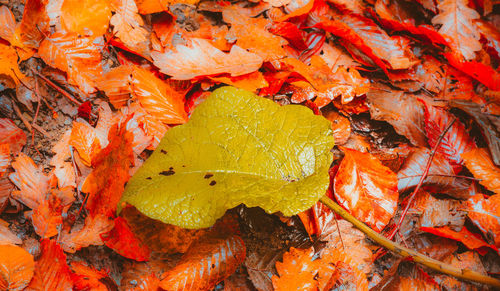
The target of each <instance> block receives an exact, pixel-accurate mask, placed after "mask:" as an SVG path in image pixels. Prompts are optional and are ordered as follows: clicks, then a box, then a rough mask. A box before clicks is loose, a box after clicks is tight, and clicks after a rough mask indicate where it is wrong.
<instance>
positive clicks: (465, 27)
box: [432, 0, 481, 60]
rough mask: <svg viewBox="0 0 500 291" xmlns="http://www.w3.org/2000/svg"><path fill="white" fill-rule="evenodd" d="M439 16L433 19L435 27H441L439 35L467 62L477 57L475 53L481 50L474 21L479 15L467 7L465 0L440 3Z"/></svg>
mask: <svg viewBox="0 0 500 291" xmlns="http://www.w3.org/2000/svg"><path fill="white" fill-rule="evenodd" d="M438 8H439V14H438V15H436V16H435V17H434V18H433V19H432V23H433V24H434V25H441V27H440V28H439V33H441V34H442V35H443V36H444V37H446V40H447V41H448V42H449V43H451V47H452V49H453V50H455V51H457V52H458V53H460V54H461V55H462V56H463V57H464V58H466V59H467V60H472V59H474V58H475V57H476V54H475V52H476V51H478V50H481V43H480V42H479V31H478V30H477V27H476V25H475V24H474V22H473V20H474V19H477V18H479V13H477V12H476V11H475V10H473V9H471V8H469V7H468V6H467V1H465V0H445V1H442V2H440V3H439V5H438Z"/></svg>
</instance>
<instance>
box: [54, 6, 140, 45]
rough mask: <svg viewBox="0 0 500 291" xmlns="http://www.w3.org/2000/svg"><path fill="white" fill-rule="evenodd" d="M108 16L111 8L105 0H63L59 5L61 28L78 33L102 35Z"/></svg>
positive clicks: (106, 26) (107, 22) (105, 28)
mask: <svg viewBox="0 0 500 291" xmlns="http://www.w3.org/2000/svg"><path fill="white" fill-rule="evenodd" d="M132 2H133V1H132ZM110 18H111V8H110V5H109V2H108V1H107V0H84V1H82V0H64V2H63V4H62V6H61V24H62V27H63V29H64V30H66V31H69V32H75V33H77V34H80V35H92V36H93V37H97V36H101V35H103V34H104V33H105V32H106V30H107V29H108V24H109V20H110Z"/></svg>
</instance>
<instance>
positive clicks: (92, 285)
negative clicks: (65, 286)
mask: <svg viewBox="0 0 500 291" xmlns="http://www.w3.org/2000/svg"><path fill="white" fill-rule="evenodd" d="M71 270H72V271H73V272H74V273H72V274H71V278H72V279H73V283H74V289H76V290H82V291H83V290H93V291H107V290H109V289H108V287H106V285H105V284H103V283H102V282H101V281H99V280H100V279H102V278H106V277H107V276H108V274H107V273H106V272H104V271H102V270H101V271H99V270H96V269H94V268H93V267H91V266H87V265H85V264H83V263H81V262H72V263H71Z"/></svg>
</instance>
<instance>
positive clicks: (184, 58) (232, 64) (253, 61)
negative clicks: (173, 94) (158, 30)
mask: <svg viewBox="0 0 500 291" xmlns="http://www.w3.org/2000/svg"><path fill="white" fill-rule="evenodd" d="M151 56H152V58H153V61H154V64H155V65H156V66H157V67H158V68H160V70H161V72H162V73H165V74H167V75H170V76H172V78H173V79H177V80H188V79H192V78H195V77H199V76H208V75H216V74H221V73H229V74H231V76H240V75H244V74H248V73H251V72H254V71H257V70H258V69H259V68H260V66H261V65H262V62H263V59H262V58H261V57H260V56H258V55H256V54H254V53H250V52H247V51H246V50H244V49H242V48H240V47H239V46H237V45H233V46H232V47H231V51H230V52H229V53H224V52H222V51H221V50H219V49H217V48H216V47H214V46H213V45H212V44H211V43H210V42H209V41H208V40H205V39H201V38H193V39H191V46H190V47H188V46H184V45H177V46H176V47H175V50H174V51H171V50H169V51H166V52H164V53H160V52H152V53H151Z"/></svg>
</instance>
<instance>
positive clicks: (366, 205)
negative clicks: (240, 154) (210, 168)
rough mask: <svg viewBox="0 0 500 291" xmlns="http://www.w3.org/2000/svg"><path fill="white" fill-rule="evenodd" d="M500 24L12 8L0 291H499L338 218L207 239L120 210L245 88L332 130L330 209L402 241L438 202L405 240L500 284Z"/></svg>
mask: <svg viewBox="0 0 500 291" xmlns="http://www.w3.org/2000/svg"><path fill="white" fill-rule="evenodd" d="M497 6H498V4H495V3H494V2H493V3H491V2H490V1H479V2H478V1H476V2H467V1H463V0H443V1H437V2H436V1H415V2H412V3H410V2H407V1H401V0H393V1H388V0H377V1H361V0H360V1H333V0H330V1H327V2H324V1H320V0H314V1H313V0H309V1H307V0H305V1H296V0H291V1H261V2H259V1H237V2H224V1H222V2H214V1H201V2H200V1H182V0H180V1H179V0H168V1H149V0H136V1H119V0H117V1H111V2H108V1H102V0H85V1H72V0H64V1H55V0H50V1H38V0H26V1H25V3H24V1H17V0H16V1H3V2H1V4H0V20H1V21H0V38H1V41H0V63H1V66H0V67H1V69H0V215H1V219H2V220H1V223H0V252H4V254H6V256H3V255H2V256H0V257H1V258H2V259H1V260H0V261H1V262H0V265H1V270H2V274H1V276H0V285H1V286H0V287H1V288H0V289H2V288H3V289H7V288H8V289H12V290H23V289H28V290H40V288H45V289H46V290H48V289H47V288H49V289H52V290H70V289H74V290H90V289H92V290H116V288H117V287H118V288H122V289H124V290H156V289H157V288H163V289H165V290H175V289H176V288H188V287H189V288H191V289H193V288H198V289H204V290H209V289H213V288H215V289H216V290H220V289H222V288H224V285H225V288H226V289H228V290H231V289H230V288H231V286H232V287H234V286H240V287H241V286H243V287H241V288H242V290H245V289H244V288H247V289H250V290H251V288H255V289H257V290H273V288H275V289H276V290H291V289H296V288H303V289H304V290H307V289H308V288H310V289H311V290H330V289H332V288H352V289H359V290H364V289H367V288H372V287H376V288H375V289H377V286H382V285H384V284H386V285H385V286H392V287H393V288H400V289H405V288H429V289H436V288H445V289H446V288H448V289H455V288H483V287H484V286H479V285H471V284H470V283H468V282H465V281H460V280H457V279H455V278H453V277H449V276H445V275H441V274H437V273H434V272H432V271H429V270H428V269H421V268H420V267H417V266H415V265H414V264H412V263H411V262H407V261H404V260H403V261H401V258H399V257H397V256H394V255H391V254H386V255H382V256H380V253H379V252H377V247H376V245H374V244H372V242H371V241H370V240H369V239H367V238H366V236H365V235H364V234H363V233H362V232H360V231H358V230H356V229H354V228H353V227H352V226H351V225H350V224H349V223H348V222H347V221H345V220H342V219H340V218H339V217H337V216H336V215H335V214H334V213H333V212H331V211H330V210H329V209H327V208H326V207H325V206H323V205H322V204H320V203H317V204H315V205H314V206H313V207H312V208H310V209H309V210H306V211H304V212H301V213H300V214H299V215H297V216H292V217H291V218H289V217H285V216H283V214H282V213H281V214H280V213H275V214H268V213H265V212H263V211H261V210H259V209H255V208H246V207H245V206H237V207H236V209H233V210H230V211H229V212H228V214H226V215H224V216H223V217H222V221H225V222H218V223H217V224H216V226H213V227H212V228H209V229H200V230H192V229H184V228H182V227H178V226H175V225H172V224H165V223H162V222H160V221H156V220H153V219H151V218H148V217H146V216H144V215H143V214H141V213H140V212H139V211H137V210H136V209H134V208H132V207H126V208H125V209H124V210H123V211H122V213H121V214H120V216H117V214H116V212H115V210H116V207H122V206H123V205H117V203H118V201H119V200H120V199H121V196H122V192H123V189H124V187H125V184H127V183H128V180H129V178H130V177H132V176H133V175H134V173H135V172H136V171H137V169H139V168H140V166H141V165H142V163H143V162H144V161H145V160H146V159H147V158H148V157H149V156H150V154H151V152H152V151H153V150H155V149H156V148H158V147H159V143H160V140H161V139H162V137H163V136H164V135H165V134H166V133H168V132H169V131H171V130H173V129H175V127H177V126H178V125H180V124H184V123H186V122H187V121H188V120H190V117H191V114H192V112H193V110H194V112H195V114H196V107H198V106H199V105H200V104H203V101H204V100H206V99H207V96H209V94H210V92H212V91H214V90H215V89H217V88H218V87H220V86H222V85H231V86H234V87H237V88H241V89H245V90H248V91H251V92H253V93H255V94H257V95H259V96H260V97H259V98H267V99H271V100H273V101H275V102H276V103H278V104H280V105H283V104H290V103H296V104H300V106H304V105H305V106H306V107H309V108H311V109H313V111H315V112H317V113H322V114H323V115H324V116H325V117H326V118H327V120H328V121H329V125H330V128H331V130H332V132H333V136H334V137H335V144H336V146H335V147H334V148H333V149H332V152H333V157H334V161H333V165H334V167H338V171H337V170H335V171H333V170H331V171H330V186H329V187H328V193H329V195H330V196H331V197H334V198H335V199H336V200H337V201H338V202H340V203H341V204H342V205H343V206H344V207H345V208H346V209H347V210H348V211H349V212H351V213H352V214H354V215H355V216H356V217H357V218H358V219H359V220H361V221H364V222H366V223H367V224H368V225H370V226H372V228H373V229H375V230H377V231H379V232H381V234H383V235H388V234H389V233H390V232H391V230H392V229H393V228H394V227H397V226H396V224H397V222H398V221H399V218H400V216H401V210H402V209H403V208H404V206H405V205H406V204H407V203H408V202H409V200H408V199H407V197H408V194H409V193H410V192H411V191H414V190H415V189H416V188H419V189H420V190H419V191H418V192H416V195H417V196H416V199H415V200H414V201H413V202H411V205H410V208H409V212H408V213H407V216H406V217H405V219H404V220H403V225H402V226H401V230H400V232H399V233H397V234H396V235H395V238H394V240H395V241H397V242H401V243H403V244H406V245H408V246H410V247H412V248H414V249H415V250H418V251H421V252H425V253H427V254H429V255H431V256H432V257H435V258H436V259H439V260H442V261H445V262H448V263H450V264H452V265H455V266H457V267H459V268H465V267H467V268H470V269H473V270H476V271H479V272H482V273H484V274H486V273H490V274H495V273H496V274H497V273H498V270H495V269H494V268H495V267H494V266H495V263H494V262H495V261H498V260H499V257H498V256H499V253H498V248H500V224H499V222H498V216H499V209H498V203H499V202H498V197H497V196H498V195H499V191H500V190H499V189H500V188H499V187H500V186H499V184H498V183H499V181H500V177H499V172H500V170H499V168H500V164H499V161H500V146H499V142H498V140H499V138H500V135H499V131H498V128H500V121H499V119H498V116H499V115H500V107H499V106H498V101H499V97H498V96H499V93H498V92H499V91H498V90H500V87H499V85H498V84H499V80H500V78H499V76H500V75H499V74H500V73H499V72H498V66H499V64H500V59H499V51H500V50H499V48H498V40H499V39H500V38H499V35H500V33H499V31H498V21H499V20H498V19H499V16H498V12H497V10H498V9H496V8H498V7H497ZM493 8H494V9H493ZM83 103H85V104H86V105H85V106H87V107H80V105H81V104H83ZM89 105H90V106H89ZM233 106H234V105H233ZM79 107H80V108H79ZM79 109H80V110H79ZM232 109H234V108H232ZM266 110H267V109H266ZM83 111H85V112H86V113H85V114H82V112H83ZM247 111H248V112H252V108H249V109H247ZM78 112H80V114H78ZM256 121H258V122H262V121H263V120H256ZM273 122H276V121H274V120H269V121H265V122H264V125H266V124H271V123H273ZM290 122H291V121H290ZM300 122H301V121H294V122H293V123H298V124H300ZM452 122H453V123H452ZM449 124H451V126H450V127H449V128H447V127H448V125H449ZM210 126H211V127H217V122H216V121H212V125H210ZM206 138H207V139H208V138H209V136H207V137H206ZM340 146H342V147H340ZM160 147H161V146H160ZM163 150H165V151H172V150H170V149H168V148H165V149H163ZM285 150H286V149H285ZM279 151H283V150H281V149H280V150H279ZM430 159H432V161H431V162H429V160H430ZM328 166H329V165H328ZM180 167H182V165H180ZM426 167H429V169H428V171H427V170H426ZM332 169H334V168H332ZM165 170H166V171H168V167H167V169H165ZM175 170H176V169H175ZM175 170H172V171H175ZM425 172H427V174H425V176H423V175H424V173H425ZM204 174H206V173H204ZM210 181H212V180H210ZM210 181H208V182H210ZM214 181H215V180H214ZM217 182H218V185H219V186H220V185H221V183H220V182H219V181H217ZM216 185H217V184H216ZM325 185H326V183H325ZM209 187H215V186H209ZM317 194H318V195H320V194H321V195H322V194H323V193H319V192H318V193H317ZM236 205H237V204H231V206H230V207H228V208H231V207H234V206H236ZM275 210H278V209H274V210H273V211H275ZM230 215H232V216H233V218H232V219H229V221H230V222H227V217H229V216H230ZM235 217H236V218H235ZM220 221H221V220H220ZM214 234H216V235H215V238H214ZM182 254H184V255H182ZM230 254H235V256H234V257H232V256H231V255H230ZM209 262H211V263H209ZM297 264H299V265H300V266H307V268H306V267H304V269H302V271H301V270H299V269H297ZM212 265H213V266H212ZM205 266H208V267H209V268H208V269H207V268H205ZM488 268H492V269H491V270H490V269H488ZM195 271H198V272H199V274H200V277H195V276H188V277H189V278H188V279H189V280H185V279H186V277H185V276H183V275H182V274H194V273H195ZM183 280H184V281H183ZM224 281H225V282H226V283H224ZM42 286H43V287H42ZM175 286H177V287H175ZM189 288H188V289H189ZM234 288H235V287H234ZM290 288H291V289H290Z"/></svg>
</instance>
